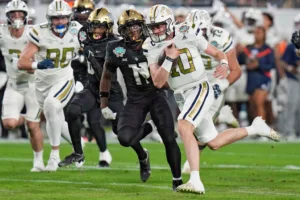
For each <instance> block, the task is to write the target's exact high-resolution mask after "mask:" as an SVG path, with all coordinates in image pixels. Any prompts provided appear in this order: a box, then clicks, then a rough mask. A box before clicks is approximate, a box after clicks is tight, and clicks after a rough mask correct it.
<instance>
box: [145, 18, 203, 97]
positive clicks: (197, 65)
mask: <svg viewBox="0 0 300 200" xmlns="http://www.w3.org/2000/svg"><path fill="white" fill-rule="evenodd" d="M171 43H174V44H175V46H176V47H177V49H179V51H180V55H179V57H178V62H177V65H176V67H175V68H173V69H172V70H171V72H170V76H169V80H168V83H169V86H170V87H171V88H172V89H173V90H175V91H176V90H182V89H187V88H190V87H193V86H195V85H199V82H203V81H205V80H207V78H206V72H205V68H204V65H203V62H202V58H201V55H200V53H199V51H204V50H205V49H206V48H207V45H208V42H207V41H206V40H205V38H204V37H203V36H202V35H200V34H199V35H198V36H196V35H195V33H194V31H193V29H192V28H191V27H190V26H188V25H186V24H183V25H182V24H181V25H177V26H176V27H175V37H174V38H173V39H172V40H166V41H162V42H160V43H153V42H151V39H150V38H147V40H146V41H145V42H144V44H143V49H144V54H145V55H146V57H147V59H148V64H149V66H150V65H151V64H154V63H158V59H159V57H160V56H161V55H162V53H163V51H164V48H165V47H166V46H168V45H170V44H171Z"/></svg>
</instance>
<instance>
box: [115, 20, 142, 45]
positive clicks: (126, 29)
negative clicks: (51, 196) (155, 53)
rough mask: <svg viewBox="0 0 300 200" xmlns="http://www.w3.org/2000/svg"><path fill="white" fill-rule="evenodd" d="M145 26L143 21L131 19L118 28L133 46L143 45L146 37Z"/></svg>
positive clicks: (126, 40)
mask: <svg viewBox="0 0 300 200" xmlns="http://www.w3.org/2000/svg"><path fill="white" fill-rule="evenodd" d="M145 31H146V30H145V27H144V22H143V21H137V20H136V21H129V22H127V23H126V24H125V25H121V26H119V28H118V32H119V33H120V35H121V36H122V37H123V38H124V41H125V42H126V43H128V44H129V45H130V46H132V47H137V46H139V45H141V44H142V43H143V42H144V40H145V38H146V33H145Z"/></svg>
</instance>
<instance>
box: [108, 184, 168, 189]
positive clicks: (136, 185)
mask: <svg viewBox="0 0 300 200" xmlns="http://www.w3.org/2000/svg"><path fill="white" fill-rule="evenodd" d="M106 185H112V186H122V187H124V186H125V187H133V186H134V187H142V188H154V189H161V190H172V188H171V187H167V186H162V185H159V186H154V185H145V184H143V183H141V184H138V183H107V184H106Z"/></svg>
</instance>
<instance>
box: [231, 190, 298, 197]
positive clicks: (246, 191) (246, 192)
mask: <svg viewBox="0 0 300 200" xmlns="http://www.w3.org/2000/svg"><path fill="white" fill-rule="evenodd" d="M231 192H232V193H245V194H260V195H278V196H295V197H300V194H297V193H290V192H289V193H285V192H272V191H258V190H255V189H254V190H253V189H251V191H250V190H243V189H238V190H232V191H231Z"/></svg>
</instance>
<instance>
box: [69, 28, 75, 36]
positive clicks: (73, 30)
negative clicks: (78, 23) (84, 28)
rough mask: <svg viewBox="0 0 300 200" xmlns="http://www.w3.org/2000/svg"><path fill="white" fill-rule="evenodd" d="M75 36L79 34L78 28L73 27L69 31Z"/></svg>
mask: <svg viewBox="0 0 300 200" xmlns="http://www.w3.org/2000/svg"><path fill="white" fill-rule="evenodd" d="M69 32H70V33H71V34H72V35H73V36H76V35H77V29H76V28H71V29H70V31H69Z"/></svg>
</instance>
